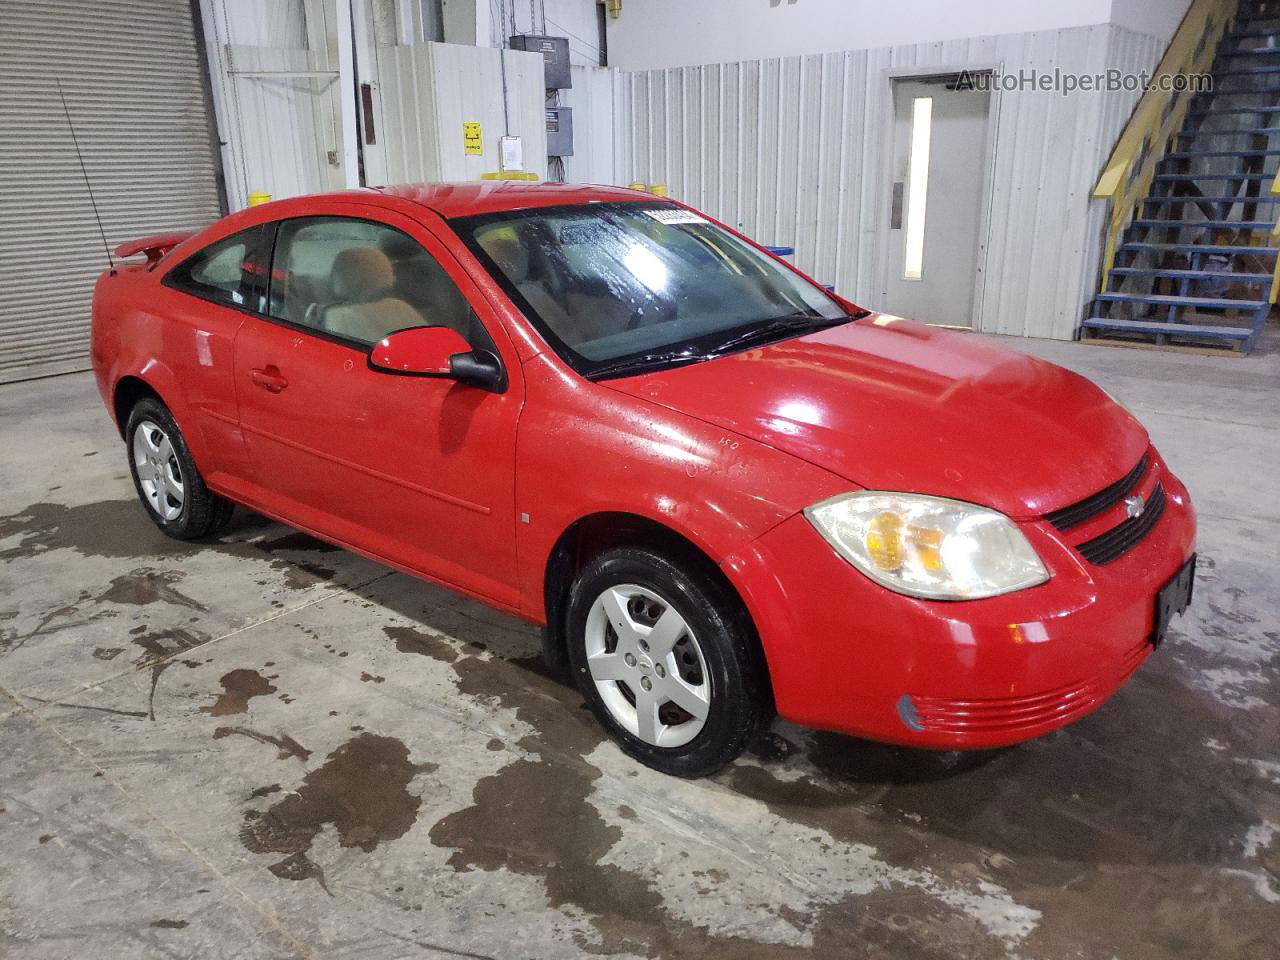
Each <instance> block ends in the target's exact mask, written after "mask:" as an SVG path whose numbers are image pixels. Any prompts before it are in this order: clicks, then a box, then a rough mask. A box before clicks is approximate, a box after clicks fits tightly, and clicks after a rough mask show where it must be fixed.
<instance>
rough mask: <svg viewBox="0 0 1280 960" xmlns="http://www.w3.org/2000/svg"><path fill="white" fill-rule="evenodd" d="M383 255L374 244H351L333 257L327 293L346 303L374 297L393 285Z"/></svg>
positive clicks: (393, 282) (390, 270) (389, 269)
mask: <svg viewBox="0 0 1280 960" xmlns="http://www.w3.org/2000/svg"><path fill="white" fill-rule="evenodd" d="M395 282H396V277H395V271H394V270H393V269H392V267H391V261H390V260H389V259H388V258H387V255H386V254H385V253H383V252H382V251H381V250H379V249H377V248H376V247H351V248H350V249H347V250H343V251H342V252H341V253H339V254H338V255H337V256H336V257H334V258H333V272H332V273H331V274H330V275H329V292H330V293H331V294H333V296H334V299H336V300H344V301H346V302H347V303H368V302H369V301H370V300H377V299H378V298H379V297H381V296H382V295H383V294H385V293H386V292H387V291H388V290H390V289H391V288H392V286H394V285H395Z"/></svg>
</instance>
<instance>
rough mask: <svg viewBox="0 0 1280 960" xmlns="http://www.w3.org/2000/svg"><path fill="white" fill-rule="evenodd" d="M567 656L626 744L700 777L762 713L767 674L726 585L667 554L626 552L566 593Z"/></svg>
mask: <svg viewBox="0 0 1280 960" xmlns="http://www.w3.org/2000/svg"><path fill="white" fill-rule="evenodd" d="M568 629H569V657H570V661H571V663H572V664H573V672H574V676H575V678H576V680H577V682H578V687H579V689H580V690H581V691H582V694H583V696H584V697H585V698H586V700H587V702H588V704H589V705H590V706H591V708H592V710H593V711H594V713H595V714H596V717H597V718H598V719H599V720H600V722H601V723H602V724H603V725H604V727H605V728H606V729H607V730H608V731H609V732H610V733H611V734H612V735H613V737H614V738H615V739H616V740H617V741H618V743H619V744H620V745H621V746H622V748H623V749H624V750H625V751H626V752H627V753H629V754H631V755H632V756H633V757H635V758H636V759H638V760H640V761H641V762H642V763H645V764H647V765H649V766H651V767H654V768H655V769H657V770H661V771H663V772H664V773H669V774H674V775H676V776H682V777H699V776H705V775H707V774H709V773H714V772H715V771H716V770H718V769H720V767H722V766H724V765H725V764H726V763H728V762H729V761H731V760H733V759H734V758H735V757H736V756H738V754H740V753H741V752H742V750H743V749H744V748H745V747H746V746H747V744H748V743H749V742H750V741H751V738H752V737H753V736H754V735H755V733H756V732H757V730H758V729H759V727H760V724H761V721H762V720H763V719H764V717H765V715H766V710H765V706H764V703H765V697H764V695H763V689H762V685H763V680H764V677H763V670H762V669H761V667H760V663H759V656H758V655H757V653H756V649H755V646H754V641H753V639H752V637H751V636H750V631H749V628H748V626H747V625H746V624H745V623H744V622H743V616H742V614H741V611H740V610H739V609H738V608H737V607H736V605H735V604H734V603H733V602H732V599H731V598H730V597H728V596H727V595H726V591H725V590H724V589H723V587H722V586H721V585H720V584H718V583H714V582H712V581H710V580H709V579H708V578H706V577H705V576H699V575H698V574H697V572H696V571H686V570H685V569H684V568H683V567H682V566H680V565H678V564H677V563H675V562H673V561H672V560H670V559H668V558H667V557H665V556H662V555H661V554H658V553H656V552H653V551H650V550H647V549H642V548H631V547H627V548H621V549H616V550H611V551H609V552H607V553H604V554H602V555H600V556H599V557H597V558H596V559H595V560H593V561H592V562H591V563H589V564H588V565H587V566H586V567H585V568H584V569H583V570H582V571H581V573H579V575H578V577H577V578H576V579H575V581H574V583H573V586H572V588H571V589H570V593H569V611H568Z"/></svg>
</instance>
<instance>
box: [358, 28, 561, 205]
mask: <svg viewBox="0 0 1280 960" xmlns="http://www.w3.org/2000/svg"><path fill="white" fill-rule="evenodd" d="M375 53H376V57H377V67H378V71H377V73H378V79H377V85H376V86H377V89H376V91H375V97H374V107H375V110H376V111H377V118H378V121H377V122H378V126H377V133H378V138H379V141H380V142H379V145H378V146H379V148H380V150H381V169H382V170H383V171H384V172H383V177H384V178H385V182H386V183H415V182H419V181H424V180H478V179H480V175H481V174H483V173H488V172H491V171H496V170H498V169H499V163H498V158H499V143H498V141H499V138H500V137H501V136H503V134H504V133H509V134H510V135H511V136H516V137H520V138H521V141H522V144H521V146H522V150H523V157H524V168H525V170H528V171H532V172H534V173H537V174H538V175H539V176H540V177H545V176H546V175H547V127H546V117H545V114H544V105H545V99H544V98H545V91H544V89H543V83H544V72H543V66H542V57H541V55H540V54H536V53H524V52H521V51H515V50H501V51H500V50H496V49H493V48H491V47H468V46H464V45H462V44H452V43H422V44H414V45H412V46H382V47H377V48H376V49H375ZM504 63H505V72H506V81H505V83H506V98H507V111H506V115H505V117H504V114H503V109H502V97H503V69H504ZM467 122H478V123H480V125H481V132H482V138H483V146H484V152H483V154H482V155H480V156H467V155H466V154H465V153H464V152H463V142H462V141H463V138H462V129H463V124H464V123H467ZM367 149H368V148H366V150H367ZM370 185H371V186H373V185H376V184H375V183H374V182H373V181H372V180H371V181H370Z"/></svg>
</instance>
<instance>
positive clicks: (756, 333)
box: [706, 313, 857, 357]
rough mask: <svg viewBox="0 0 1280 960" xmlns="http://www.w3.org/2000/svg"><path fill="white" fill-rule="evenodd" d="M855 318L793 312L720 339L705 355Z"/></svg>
mask: <svg viewBox="0 0 1280 960" xmlns="http://www.w3.org/2000/svg"><path fill="white" fill-rule="evenodd" d="M855 319H857V315H854V314H842V315H841V316H838V317H823V316H819V315H817V314H812V313H795V314H792V315H791V316H789V317H778V318H777V319H776V320H769V321H766V322H765V323H762V324H761V325H760V326H758V327H752V328H751V329H750V330H748V331H747V332H746V333H740V334H738V335H737V336H736V337H730V338H729V339H728V340H722V341H721V342H720V343H718V344H716V345H715V347H713V348H712V349H710V350H708V351H707V353H706V356H707V357H718V356H720V355H722V354H725V353H728V352H730V351H732V350H740V349H742V348H743V347H750V346H755V345H757V344H764V343H771V342H773V341H774V340H778V339H780V338H782V337H784V336H787V335H788V334H790V335H792V336H794V335H796V334H798V333H800V332H805V333H807V332H809V331H812V330H821V329H823V328H825V327H834V326H836V325H837V324H841V323H847V322H848V321H850V320H855Z"/></svg>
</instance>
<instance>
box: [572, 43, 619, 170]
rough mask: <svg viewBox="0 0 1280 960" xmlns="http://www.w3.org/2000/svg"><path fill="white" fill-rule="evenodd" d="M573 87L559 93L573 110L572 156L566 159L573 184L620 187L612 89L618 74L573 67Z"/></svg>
mask: <svg viewBox="0 0 1280 960" xmlns="http://www.w3.org/2000/svg"><path fill="white" fill-rule="evenodd" d="M569 72H570V73H571V74H572V75H573V86H572V87H571V88H569V89H568V90H561V91H560V93H559V96H560V103H561V104H562V105H564V106H566V107H569V108H571V109H572V110H573V156H572V157H565V158H564V174H565V179H566V180H567V181H569V182H570V183H617V182H618V179H617V176H616V171H615V169H614V147H613V128H614V118H613V85H614V78H615V77H616V76H617V75H618V71H617V70H610V69H609V68H608V67H586V66H578V65H577V64H574V65H573V66H572V67H570V70H569ZM623 182H625V181H623Z"/></svg>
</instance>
